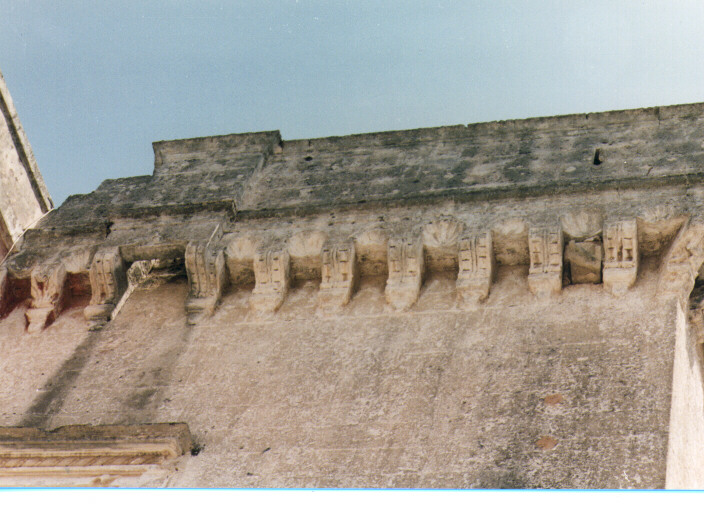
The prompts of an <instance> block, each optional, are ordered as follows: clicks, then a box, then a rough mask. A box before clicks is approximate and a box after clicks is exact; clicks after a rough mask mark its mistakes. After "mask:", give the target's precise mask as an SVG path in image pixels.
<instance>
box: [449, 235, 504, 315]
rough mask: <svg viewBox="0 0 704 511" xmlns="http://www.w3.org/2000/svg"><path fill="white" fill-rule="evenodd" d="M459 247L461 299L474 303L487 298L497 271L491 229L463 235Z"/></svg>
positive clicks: (459, 294) (458, 289)
mask: <svg viewBox="0 0 704 511" xmlns="http://www.w3.org/2000/svg"><path fill="white" fill-rule="evenodd" d="M458 248H459V252H458V265H459V272H458V274H457V284H456V287H457V295H458V297H459V298H460V301H461V302H462V303H464V304H466V305H472V304H476V303H478V302H481V301H483V300H486V298H487V297H488V296H489V289H490V288H491V283H492V281H493V280H494V275H495V273H496V259H495V258H494V248H493V243H492V238H491V231H484V232H481V233H475V234H465V235H463V236H461V237H460V239H459V244H458Z"/></svg>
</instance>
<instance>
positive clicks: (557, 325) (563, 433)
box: [0, 260, 677, 488]
mask: <svg viewBox="0 0 704 511" xmlns="http://www.w3.org/2000/svg"><path fill="white" fill-rule="evenodd" d="M654 269H655V268H654V266H653V261H650V260H646V261H644V263H643V265H642V270H641V275H640V276H639V280H638V282H637V284H636V286H635V287H634V288H633V289H631V290H630V291H629V292H628V293H627V294H626V295H625V296H623V297H620V298H615V297H613V296H611V295H610V294H609V293H607V292H606V291H605V290H604V289H603V287H602V286H597V285H588V284H585V285H573V286H569V287H566V288H565V289H564V290H563V292H562V294H561V295H559V296H555V297H543V298H537V297H534V296H533V295H532V294H531V293H530V292H529V290H528V287H527V280H526V277H527V275H526V274H527V267H525V266H512V267H508V266H506V267H501V268H500V271H499V274H498V277H497V280H496V282H495V284H494V286H493V287H492V292H491V295H490V296H489V298H488V300H487V302H486V303H485V304H483V305H481V306H480V307H478V308H477V309H475V310H473V311H472V310H470V311H465V310H461V309H458V308H457V307H456V298H455V284H454V279H453V278H451V277H449V276H448V277H444V276H442V275H434V276H432V277H431V278H430V279H429V280H428V281H427V282H426V283H425V284H424V287H423V289H422V292H421V295H420V298H419V301H418V303H416V305H414V306H413V307H412V308H411V309H410V310H409V311H407V312H397V311H394V310H393V309H391V308H390V306H389V305H388V304H387V303H386V300H385V297H384V290H383V288H384V279H383V278H381V279H374V278H368V279H363V280H362V282H361V285H360V288H359V290H358V291H357V293H356V294H355V295H354V297H353V298H352V301H351V302H350V304H348V305H347V306H346V307H345V308H344V309H341V310H340V311H339V312H338V313H335V314H329V313H324V312H321V311H320V310H319V309H318V308H317V300H316V296H317V294H318V289H317V288H318V284H317V283H315V282H312V281H308V282H307V283H302V284H300V285H298V286H296V287H295V288H294V289H293V290H292V291H291V292H290V294H289V295H288V297H287V298H286V300H285V302H284V304H283V305H282V306H281V308H280V309H279V310H278V311H277V312H273V313H261V312H260V313H257V312H255V311H253V310H252V309H251V308H250V306H249V301H250V300H251V297H252V293H251V289H249V290H248V289H233V290H231V292H229V293H227V294H226V295H225V297H224V298H223V302H222V305H221V306H220V307H219V308H218V309H217V310H216V312H215V314H214V316H213V317H212V318H211V319H210V320H209V321H207V322H202V323H200V324H198V325H196V326H187V325H186V314H185V311H184V308H183V303H184V300H185V299H186V296H187V293H188V287H187V285H186V283H185V282H184V281H182V280H178V279H177V280H176V281H172V282H170V283H165V284H162V285H158V286H154V285H152V286H151V287H149V286H147V288H145V289H140V290H137V291H136V292H135V293H134V294H133V295H132V296H131V297H130V298H129V299H128V300H127V302H126V304H125V306H124V308H123V309H122V311H121V312H120V314H119V315H118V316H117V317H116V318H115V320H114V321H113V322H111V323H109V324H108V325H107V326H106V327H105V328H104V329H103V330H102V331H98V332H88V331H87V325H86V323H85V321H84V320H83V318H82V315H81V309H80V308H73V309H70V310H68V311H66V312H64V314H62V315H61V316H59V318H58V319H57V320H56V322H55V323H54V324H52V325H51V326H50V327H48V328H47V329H46V330H44V331H43V332H41V333H36V334H31V333H27V332H26V331H25V321H24V318H23V313H24V309H23V308H22V307H20V308H18V309H16V310H15V311H14V312H12V314H11V315H10V316H8V317H7V318H6V319H5V320H3V324H2V325H3V328H2V329H0V364H2V370H0V379H1V384H0V420H2V422H3V423H4V424H12V425H33V426H41V427H50V428H52V427H57V426H61V425H64V424H82V423H89V424H96V423H100V424H110V423H117V424H134V423H149V422H169V421H178V422H187V423H188V424H189V426H190V429H191V432H192V433H193V435H194V437H195V439H196V441H197V442H198V443H199V444H200V446H201V447H202V451H201V452H200V454H198V455H197V456H187V457H186V458H185V459H184V460H182V461H181V462H180V465H179V467H178V468H179V470H178V471H177V472H173V473H172V475H171V476H170V477H169V478H168V479H166V480H161V482H156V483H155V482H152V483H149V484H167V485H170V486H241V487H248V486H258V487H260V486H346V487H389V486H392V487H393V486H396V487H551V488H568V487H580V488H626V487H636V488H653V487H655V488H658V487H664V485H665V463H666V452H667V433H668V426H669V416H670V398H671V386H670V385H671V382H672V363H673V354H674V347H675V324H676V320H677V318H676V309H675V302H674V300H659V299H657V297H656V296H655V295H656V289H657V287H656V284H657V283H656V278H657V274H656V272H655V271H654ZM28 352H31V353H32V354H33V355H32V356H31V357H28V356H27V353H28Z"/></svg>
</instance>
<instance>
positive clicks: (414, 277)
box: [385, 238, 425, 310]
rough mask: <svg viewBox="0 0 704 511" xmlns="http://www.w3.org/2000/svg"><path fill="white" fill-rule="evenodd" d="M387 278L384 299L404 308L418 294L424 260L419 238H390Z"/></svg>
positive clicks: (412, 302) (414, 300) (413, 301)
mask: <svg viewBox="0 0 704 511" xmlns="http://www.w3.org/2000/svg"><path fill="white" fill-rule="evenodd" d="M387 254H388V256H387V257H388V265H389V278H388V280H387V281H386V291H385V292H386V301H387V302H389V303H390V304H391V305H392V306H393V307H394V308H396V309H399V310H404V309H407V308H409V307H410V306H411V305H413V304H414V303H415V302H416V301H417V300H418V297H419V296H420V288H421V285H422V284H423V273H424V271H425V261H424V257H423V243H422V241H421V239H420V238H416V239H408V238H399V239H390V240H389V246H388V252H387Z"/></svg>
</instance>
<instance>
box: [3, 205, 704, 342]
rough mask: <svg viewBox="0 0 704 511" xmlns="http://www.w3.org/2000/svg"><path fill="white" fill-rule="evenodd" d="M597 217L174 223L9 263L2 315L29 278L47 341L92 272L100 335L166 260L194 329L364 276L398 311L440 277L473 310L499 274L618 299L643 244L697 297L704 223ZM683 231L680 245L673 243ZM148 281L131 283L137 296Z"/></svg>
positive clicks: (667, 282) (32, 321) (544, 290)
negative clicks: (506, 269)
mask: <svg viewBox="0 0 704 511" xmlns="http://www.w3.org/2000/svg"><path fill="white" fill-rule="evenodd" d="M592 217H594V215H592V216H591V217H584V215H582V216H580V215H573V216H572V217H571V219H570V222H571V223H569V224H568V225H567V228H566V229H567V231H565V227H563V225H562V224H561V223H560V222H556V223H544V224H542V225H533V226H530V223H529V222H527V221H519V222H518V223H517V222H514V223H512V224H509V225H511V226H513V227H511V229H513V230H514V231H515V232H514V231H509V234H508V235H507V234H506V227H505V226H504V225H503V224H501V223H499V224H496V223H494V225H493V226H491V224H490V226H489V227H488V228H485V229H481V228H479V226H477V225H476V224H470V223H465V222H463V221H461V220H460V219H459V218H453V217H450V216H448V215H442V216H440V217H438V218H436V219H435V220H431V221H428V222H426V223H421V224H417V223H416V224H413V223H408V222H406V223H405V224H401V225H390V226H383V225H378V224H377V225H375V224H374V223H371V224H369V225H368V226H365V225H364V224H363V223H362V225H361V226H360V225H354V226H353V228H350V227H352V225H351V224H350V225H332V226H331V227H329V228H328V229H320V228H318V229H302V230H301V229H296V226H295V225H294V226H291V227H288V228H284V229H282V228H281V227H277V228H276V229H275V237H274V238H272V235H274V234H273V233H272V232H270V231H269V230H268V229H266V228H265V229H264V230H257V229H242V228H241V227H240V228H238V224H231V223H226V222H219V223H215V224H211V225H210V234H209V236H208V237H204V238H202V239H201V240H198V239H197V238H196V239H193V238H191V239H189V240H183V239H181V240H179V239H173V233H172V234H169V232H170V231H169V230H168V229H169V228H170V227H169V226H168V224H166V227H165V228H164V229H163V230H158V229H157V230H156V232H154V230H153V227H152V233H151V234H150V233H148V232H145V233H143V237H144V239H145V240H146V241H145V242H144V243H143V244H137V243H131V244H129V245H123V246H119V245H118V246H115V245H112V246H100V245H98V246H95V245H90V244H85V245H84V246H78V247H73V248H72V250H71V251H63V252H60V253H59V255H54V256H52V257H49V258H48V259H47V262H46V263H36V262H35V263H34V264H33V265H32V266H30V267H29V269H27V270H23V271H24V273H23V271H22V270H21V268H19V269H18V265H17V264H16V263H17V261H13V262H14V263H15V265H14V266H13V265H12V264H10V265H4V266H3V267H2V271H1V272H0V290H1V294H0V305H1V307H0V310H7V309H8V307H10V306H11V305H9V304H10V302H11V301H12V300H13V299H14V300H15V301H16V300H17V295H18V293H17V291H12V289H10V288H11V286H10V282H15V283H17V282H21V281H22V279H19V280H18V279H17V277H16V276H15V277H14V278H13V275H27V276H28V278H27V277H25V278H26V280H27V282H28V284H29V285H28V286H27V287H28V288H29V291H30V293H29V296H28V297H27V298H28V299H29V300H28V303H29V308H28V309H27V312H26V317H27V325H28V331H29V332H38V331H40V330H41V329H43V328H45V327H46V326H47V325H49V324H50V323H51V322H52V321H53V320H54V319H55V318H56V316H58V314H60V312H61V310H62V308H63V307H64V304H65V301H66V299H67V295H68V294H69V291H70V290H68V289H67V287H68V284H67V282H68V281H69V278H68V276H69V275H80V274H85V275H87V276H89V279H86V281H88V282H89V283H90V295H91V300H90V304H89V305H88V306H87V307H85V309H84V315H85V317H86V319H87V321H88V323H89V327H90V328H91V329H99V328H102V327H103V326H104V325H105V324H106V323H107V322H108V321H109V320H110V319H111V318H112V317H114V315H115V314H117V313H118V312H119V304H120V303H122V302H124V300H126V299H127V297H128V296H129V294H130V293H129V292H128V287H129V285H128V280H129V279H128V273H129V272H130V271H132V273H135V271H136V270H137V269H140V272H137V273H140V274H144V275H142V276H141V277H140V278H141V279H142V280H143V279H144V278H145V277H146V274H147V273H148V272H149V268H157V267H159V266H160V265H161V266H163V265H164V264H167V263H168V264H171V265H172V266H173V265H175V267H176V268H177V270H176V271H177V272H178V271H180V272H182V273H183V274H185V276H186V277H187V279H188V282H189V294H188V298H187V300H186V304H185V308H186V310H187V313H188V322H189V324H197V323H198V322H199V321H201V320H206V319H207V318H208V317H209V316H210V315H212V314H213V313H214V311H215V310H216V307H217V306H218V303H219V302H220V300H221V298H222V296H223V295H224V294H225V293H226V292H227V289H228V287H233V288H235V289H237V288H241V287H243V286H244V287H249V286H252V285H253V288H251V289H252V290H251V296H250V305H251V308H252V309H253V310H256V311H260V312H265V313H272V312H275V311H276V310H277V309H278V308H279V307H281V305H282V304H283V303H284V301H285V300H286V296H287V294H288V291H289V288H290V287H291V286H292V285H293V284H294V283H295V282H301V281H311V280H312V281H316V280H317V281H318V282H319V293H318V303H319V306H320V307H321V308H323V309H329V310H332V311H334V310H336V309H339V308H340V307H344V306H345V305H346V304H348V303H349V302H350V301H351V300H352V299H353V298H354V293H355V289H356V286H357V283H358V282H359V279H360V278H361V277H364V276H374V275H378V276H385V277H386V286H385V295H386V300H387V302H388V303H389V305H390V306H391V307H392V309H394V310H397V311H405V310H408V309H410V308H412V307H413V305H414V303H415V302H416V301H417V300H418V298H419V296H420V294H421V292H422V288H423V282H424V278H425V276H426V275H429V274H442V275H445V276H446V277H450V278H454V279H455V280H456V293H457V305H458V306H460V307H470V308H473V307H476V306H478V305H479V304H481V302H483V301H484V300H486V299H487V297H488V296H489V294H490V290H491V286H492V283H493V281H494V279H495V275H496V271H497V268H498V266H500V265H516V264H527V265H528V276H527V285H528V288H529V289H530V290H531V291H532V292H533V294H535V295H536V296H537V297H542V298H547V297H550V296H554V295H557V294H559V293H560V292H561V290H562V288H563V286H564V285H571V284H599V283H601V282H602V281H603V288H604V289H605V290H607V291H609V292H611V293H613V294H615V295H617V296H618V295H621V294H623V293H625V292H627V290H628V289H629V288H630V287H632V286H633V285H634V284H635V282H636V279H637V275H638V265H639V260H640V252H641V249H640V248H639V245H643V246H644V247H645V250H646V252H648V253H654V252H655V250H654V249H653V248H652V247H653V246H655V245H657V246H658V247H661V246H662V245H663V244H665V243H667V244H669V245H670V249H669V251H667V252H666V253H665V255H664V256H662V255H661V256H659V257H662V261H663V262H662V264H661V289H662V290H663V292H664V293H669V292H677V293H680V294H683V295H686V293H687V292H688V291H687V289H691V286H693V284H694V278H695V276H696V274H697V271H698V269H699V267H700V266H701V264H702V263H704V248H702V245H703V244H704V228H702V227H701V225H700V224H699V223H691V222H689V223H687V224H686V225H684V226H683V227H679V226H681V225H682V222H680V223H676V222H675V221H674V220H667V221H666V222H667V223H665V224H663V225H665V227H663V228H661V229H662V231H661V232H660V231H658V230H657V228H656V229H655V230H653V228H652V227H651V228H650V231H648V232H647V233H646V234H644V236H643V237H642V238H641V239H640V240H639V228H638V223H639V221H638V220H637V219H636V218H630V219H625V220H616V221H614V220H608V221H606V222H604V223H603V224H601V225H602V227H601V228H599V227H595V226H594V225H591V224H592V223H593V221H592ZM575 218H577V219H580V218H581V220H580V221H581V222H582V223H585V222H586V223H585V225H587V224H589V225H587V227H584V232H586V233H587V234H588V236H587V237H581V238H580V237H576V238H575V234H574V232H575V229H577V227H575V220H574V219H575ZM597 218H598V216H597ZM213 225H214V228H213ZM516 226H517V227H516ZM673 226H674V227H673ZM678 228H679V234H677V237H676V239H675V240H674V241H669V240H671V239H673V237H675V234H676V233H677V229H678ZM516 229H518V230H516ZM521 229H522V230H521ZM196 230H197V232H199V233H202V234H204V233H205V232H206V231H205V230H204V229H202V228H197V229H196ZM174 232H175V231H174ZM165 233H166V234H165ZM169 236H170V237H171V239H170V238H169ZM645 236H647V238H646V237H645ZM497 239H498V240H499V241H498V243H497V241H496V240H497ZM658 250H659V251H660V252H662V251H663V249H662V248H658ZM90 254H94V255H93V256H92V260H90V259H88V256H89V255H90ZM522 254H524V255H522ZM144 257H151V259H142V258H144ZM87 261H90V264H89V263H88V262H87ZM602 261H603V263H602ZM178 268H181V269H180V270H178ZM140 278H133V279H132V281H133V282H132V286H133V287H134V286H136V285H137V281H138V280H140ZM74 280H75V279H74Z"/></svg>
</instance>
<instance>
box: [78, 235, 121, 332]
mask: <svg viewBox="0 0 704 511" xmlns="http://www.w3.org/2000/svg"><path fill="white" fill-rule="evenodd" d="M88 275H89V277H90V287H91V299H90V305H88V306H87V307H86V308H85V309H84V310H83V315H84V316H85V318H86V320H88V323H89V328H90V329H91V330H99V329H100V328H102V327H103V326H104V325H105V323H107V322H108V321H110V318H111V317H112V313H113V311H114V310H115V306H116V305H117V303H118V302H119V301H120V298H122V295H123V294H124V293H125V291H126V290H127V269H126V266H125V262H124V261H123V260H122V256H121V255H120V249H119V248H117V247H110V248H104V249H101V250H98V251H97V252H96V253H95V255H94V256H93V262H92V263H91V265H90V271H89V273H88Z"/></svg>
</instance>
